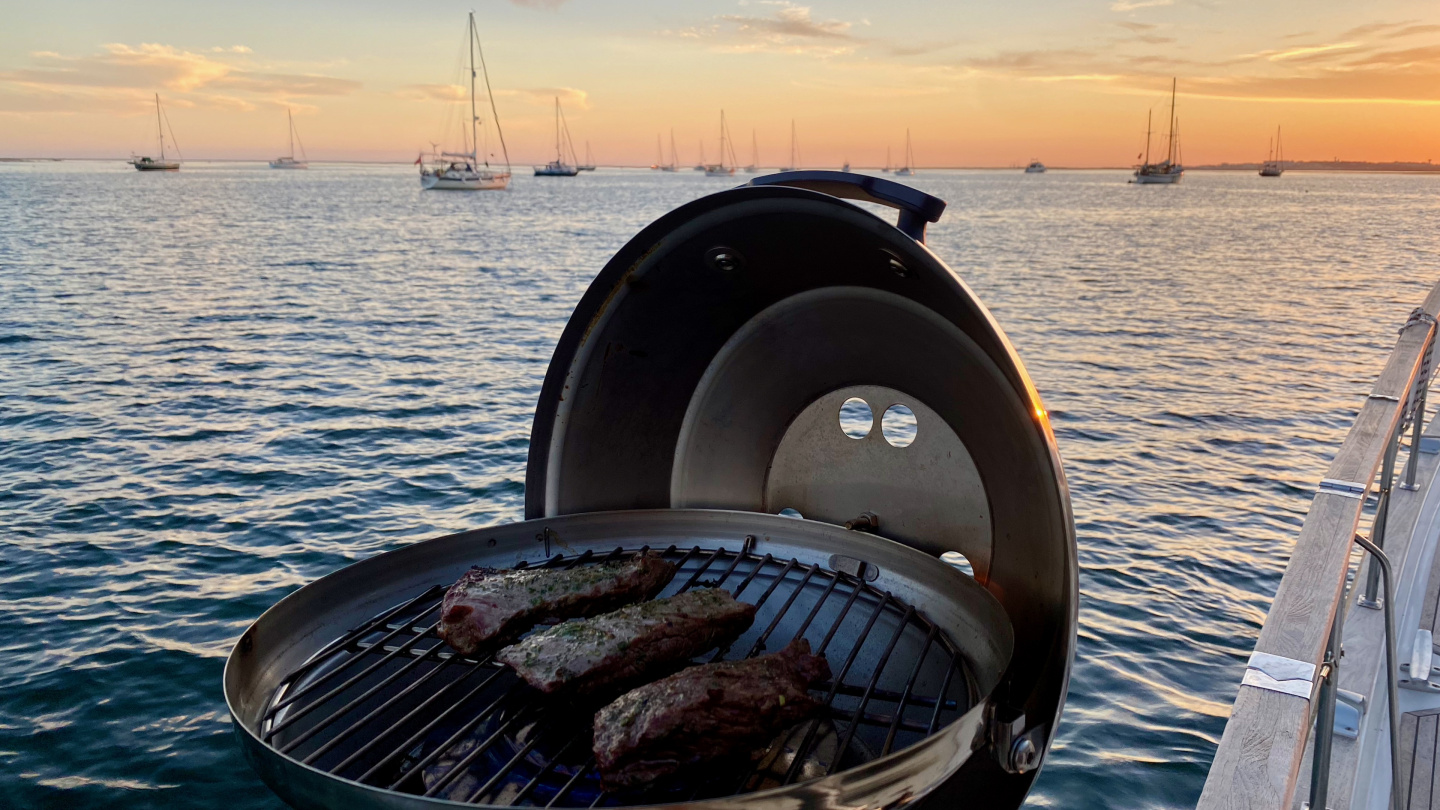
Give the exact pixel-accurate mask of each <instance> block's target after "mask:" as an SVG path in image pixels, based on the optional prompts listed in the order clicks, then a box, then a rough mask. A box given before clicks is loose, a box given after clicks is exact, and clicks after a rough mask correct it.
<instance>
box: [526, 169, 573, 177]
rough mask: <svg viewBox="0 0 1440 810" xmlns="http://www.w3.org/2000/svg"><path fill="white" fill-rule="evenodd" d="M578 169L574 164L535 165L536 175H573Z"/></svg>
mask: <svg viewBox="0 0 1440 810" xmlns="http://www.w3.org/2000/svg"><path fill="white" fill-rule="evenodd" d="M579 173H580V170H579V169H577V168H575V167H574V166H559V167H556V166H536V167H535V176H536V177H574V176H575V175H577V174H579Z"/></svg>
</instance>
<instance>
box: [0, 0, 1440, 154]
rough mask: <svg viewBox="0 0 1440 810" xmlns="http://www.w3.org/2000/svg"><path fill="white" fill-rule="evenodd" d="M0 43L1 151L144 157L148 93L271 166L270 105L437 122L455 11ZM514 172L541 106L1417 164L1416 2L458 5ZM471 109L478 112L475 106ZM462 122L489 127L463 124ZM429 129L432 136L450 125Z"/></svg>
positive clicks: (835, 130) (1439, 47)
mask: <svg viewBox="0 0 1440 810" xmlns="http://www.w3.org/2000/svg"><path fill="white" fill-rule="evenodd" d="M32 5H33V7H27V8H20V9H15V10H13V12H12V11H7V23H6V26H5V27H4V28H3V29H0V156H62V157H114V156H124V155H128V154H129V153H130V152H132V151H135V152H142V153H143V152H146V151H153V150H152V149H151V147H152V146H153V142H154V133H153V107H151V106H149V105H150V101H149V100H150V98H151V93H152V92H157V91H158V92H159V93H160V94H161V96H162V97H163V99H164V100H165V103H166V106H167V110H168V112H169V115H170V121H171V123H172V125H173V128H174V130H175V135H176V137H177V138H178V140H179V142H180V145H181V147H182V148H183V149H184V152H185V155H186V156H187V157H189V158H192V159H193V158H207V157H210V158H253V159H262V158H269V157H273V156H274V155H276V154H279V153H280V152H282V151H283V147H284V143H285V123H284V109H285V108H286V107H292V108H293V109H294V111H295V116H296V124H297V126H298V128H299V130H300V133H301V135H302V137H303V139H304V143H305V146H306V148H307V151H308V153H309V156H310V157H311V158H312V159H316V160H345V159H361V160H407V159H412V158H413V156H414V155H415V154H416V153H417V152H418V151H419V150H420V149H421V148H423V147H425V146H426V145H427V143H428V142H430V141H436V140H446V134H447V128H446V126H445V124H446V121H447V120H449V121H452V122H453V121H454V120H456V119H455V117H456V116H457V115H458V113H457V111H456V110H455V109H454V104H453V102H450V101H448V100H447V97H449V96H452V95H453V94H454V92H455V90H456V89H457V88H455V87H454V86H453V85H454V84H455V83H457V82H459V81H461V74H460V71H459V62H458V60H459V58H460V55H461V51H462V47H463V43H464V18H465V12H466V11H467V10H468V6H466V5H458V4H448V3H439V4H427V6H426V7H425V8H424V9H417V8H406V7H401V6H400V5H399V4H386V3H380V2H349V3H346V4H340V3H332V2H329V0H325V2H319V3H312V4H305V5H304V6H303V7H300V6H298V4H293V3H292V4H281V3H274V2H271V0H265V2H261V3H259V4H256V5H247V6H245V7H244V8H240V7H231V6H222V7H216V8H213V9H207V8H203V7H201V8H197V7H195V6H194V5H186V4H181V3H178V2H169V0H167V1H166V2H155V1H153V0H150V1H148V2H137V3H126V4H113V3H106V2H102V0H79V1H74V2H72V1H71V0H59V2H56V3H51V4H45V5H44V6H43V7H41V4H32ZM476 13H477V18H478V20H479V26H480V31H481V36H482V39H483V41H484V45H485V50H486V56H487V58H488V60H489V65H490V69H491V74H492V80H493V82H494V85H495V90H496V101H497V105H498V107H499V111H500V117H501V121H502V124H503V125H504V127H505V130H506V136H507V141H508V143H509V145H510V154H511V158H512V159H513V161H514V162H515V163H516V164H517V165H523V164H526V163H532V162H540V161H543V160H545V159H546V158H547V153H549V152H551V151H553V134H552V133H553V118H552V112H551V110H552V106H551V105H552V103H553V102H552V101H551V99H552V97H553V96H555V95H557V94H558V95H560V96H561V98H562V101H563V103H564V104H565V107H566V115H567V118H568V120H569V123H570V129H571V132H572V134H573V136H574V138H575V140H576V142H577V144H578V145H579V146H580V148H581V149H582V150H583V148H584V147H583V144H584V142H585V141H587V140H588V141H589V142H590V143H591V144H592V146H593V148H594V152H595V157H596V159H597V160H598V161H599V162H601V163H622V164H646V165H648V164H649V163H650V162H652V161H653V160H654V157H655V138H656V135H657V133H661V132H663V133H665V137H666V140H667V142H668V137H669V131H670V129H671V128H672V127H673V128H674V130H675V135H676V140H677V143H678V146H679V148H680V153H681V154H680V157H681V160H682V162H686V163H693V162H694V161H695V160H696V159H697V157H698V155H697V145H698V142H699V140H700V139H701V138H704V139H705V142H706V150H707V156H708V157H710V158H712V159H713V158H715V157H716V154H715V150H716V129H717V126H718V115H719V110H720V108H722V107H723V108H725V110H726V114H727V117H728V120H729V122H730V129H731V132H732V133H733V134H734V136H735V138H736V140H738V141H739V142H740V143H739V144H738V148H737V149H736V151H737V153H738V156H739V158H740V161H741V162H742V163H745V162H748V161H749V152H750V140H751V132H752V129H753V131H754V132H755V133H756V138H757V140H758V141H759V144H760V158H761V162H762V164H769V165H772V166H773V165H778V164H780V163H782V162H784V160H785V158H786V157H787V155H788V150H789V128H790V121H791V120H792V119H793V120H794V121H795V123H796V128H797V130H798V133H799V143H800V152H801V162H802V165H809V166H821V165H835V164H838V163H839V162H840V161H841V160H842V159H844V158H847V157H848V158H849V159H850V160H851V162H853V163H854V164H856V165H857V166H864V165H880V164H882V163H884V161H885V150H886V147H887V146H889V147H892V148H893V149H894V150H895V154H896V156H897V158H898V156H899V152H900V150H902V149H903V146H904V139H905V130H906V128H907V127H909V128H910V129H911V131H912V132H913V138H914V148H915V153H916V162H917V164H918V165H921V166H946V165H962V166H985V165H990V166H1005V165H1013V164H1015V163H1020V162H1024V161H1026V160H1028V159H1030V158H1031V157H1039V158H1041V159H1042V160H1044V161H1046V162H1047V163H1049V164H1051V165H1058V166H1117V165H1127V164H1129V163H1131V162H1132V161H1133V160H1134V157H1135V155H1136V153H1137V152H1138V151H1139V149H1140V148H1141V147H1142V146H1143V141H1144V130H1145V116H1146V112H1147V110H1149V109H1151V108H1152V107H1153V108H1154V109H1155V110H1156V120H1157V122H1160V121H1163V120H1164V118H1165V115H1166V109H1165V106H1164V105H1165V103H1166V98H1165V97H1166V91H1168V87H1169V80H1170V77H1171V76H1172V75H1173V76H1177V77H1178V78H1179V83H1180V101H1179V110H1178V117H1179V119H1180V130H1181V133H1182V142H1183V148H1184V158H1185V161H1186V162H1187V163H1190V164H1202V163H1214V162H1221V161H1232V162H1233V161H1257V160H1260V159H1262V158H1263V157H1264V153H1265V150H1266V145H1267V139H1268V138H1269V137H1270V135H1271V133H1273V131H1274V128H1275V126H1276V125H1277V124H1280V125H1283V126H1284V131H1285V142H1286V156H1287V157H1288V158H1291V159H1330V158H1332V157H1339V158H1342V159H1348V160H1377V161H1380V160H1396V159H1398V160H1422V161H1423V160H1426V159H1429V158H1431V157H1434V158H1437V159H1440V5H1437V4H1435V3H1434V2H1433V0H1432V2H1428V3H1414V2H1403V1H1402V2H1395V1H1394V0H1380V2H1373V3H1368V4H1354V3H1348V4H1341V3H1331V2H1323V1H1317V2H1312V3H1305V4H1302V3H1289V4H1283V5H1282V4H1263V3H1259V4H1249V5H1244V6H1237V5H1233V4H1220V3H1215V2H1208V0H1205V1H1203V2H1202V0H1098V2H1089V1H1087V2H1079V0H1061V1H1060V2H1047V3H1040V2H1033V1H1032V0H1017V1H1016V2H1005V3H1000V2H997V1H996V0H977V2H974V3H969V4H965V5H963V6H962V5H960V4H952V3H937V2H930V3H925V2H911V0H892V1H891V2H886V3H873V2H858V1H857V0H838V1H837V2H834V3H816V4H815V5H800V4H797V3H792V2H784V0H725V1H724V2H692V3H685V4H675V3H669V2H659V0H655V2H650V1H649V0H640V1H637V2H625V3H620V2H609V3H601V2H587V0H569V2H564V0H559V2H556V1H555V0H551V2H544V1H543V0H529V2H503V1H502V0H490V2H485V3H482V4H480V5H477V6H476ZM482 103H483V102H482ZM485 117H487V118H488V117H489V116H488V115H486V116H485ZM452 130H453V127H452Z"/></svg>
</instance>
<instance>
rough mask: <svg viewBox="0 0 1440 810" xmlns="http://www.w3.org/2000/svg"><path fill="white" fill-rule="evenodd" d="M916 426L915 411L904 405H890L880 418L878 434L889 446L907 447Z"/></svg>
mask: <svg viewBox="0 0 1440 810" xmlns="http://www.w3.org/2000/svg"><path fill="white" fill-rule="evenodd" d="M918 427H919V425H918V424H917V423H916V421H915V412H914V411H912V410H910V409H909V408H907V407H905V406H904V405H891V406H890V407H889V408H886V409H885V416H883V417H882V418H881V419H880V434H881V435H882V436H884V437H885V441H887V442H889V443H890V446H891V447H909V446H910V443H911V442H913V441H915V433H916V430H917V429H918Z"/></svg>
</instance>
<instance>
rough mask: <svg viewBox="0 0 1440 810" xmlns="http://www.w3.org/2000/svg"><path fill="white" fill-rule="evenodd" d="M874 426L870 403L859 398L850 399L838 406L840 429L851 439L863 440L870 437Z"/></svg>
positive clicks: (873, 415) (873, 414) (873, 413)
mask: <svg viewBox="0 0 1440 810" xmlns="http://www.w3.org/2000/svg"><path fill="white" fill-rule="evenodd" d="M874 426H875V412H874V411H872V410H870V403H868V402H866V401H865V400H863V399H861V398H859V397H851V398H849V399H847V400H845V402H844V403H843V404H842V405H841V406H840V429H841V430H843V431H844V432H845V435H846V436H849V437H850V438H852V439H863V438H865V437H866V436H869V435H870V428H872V427H874Z"/></svg>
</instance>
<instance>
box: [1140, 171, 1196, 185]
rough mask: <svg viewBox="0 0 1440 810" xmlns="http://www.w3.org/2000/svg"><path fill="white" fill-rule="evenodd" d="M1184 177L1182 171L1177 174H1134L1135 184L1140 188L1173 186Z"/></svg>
mask: <svg viewBox="0 0 1440 810" xmlns="http://www.w3.org/2000/svg"><path fill="white" fill-rule="evenodd" d="M1184 176H1185V172H1184V171H1183V170H1182V171H1178V172H1167V173H1165V174H1141V173H1140V172H1136V173H1135V182H1136V183H1139V184H1140V185H1142V186H1154V185H1165V186H1173V185H1175V184H1176V183H1178V182H1180V178H1181V177H1184Z"/></svg>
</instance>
